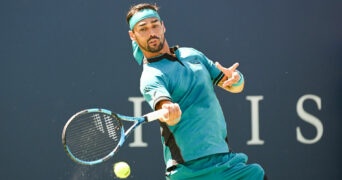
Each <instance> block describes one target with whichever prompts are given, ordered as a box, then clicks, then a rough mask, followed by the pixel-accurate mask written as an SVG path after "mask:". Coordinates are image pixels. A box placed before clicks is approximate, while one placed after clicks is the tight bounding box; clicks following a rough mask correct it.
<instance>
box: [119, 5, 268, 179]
mask: <svg viewBox="0 0 342 180" xmlns="http://www.w3.org/2000/svg"><path fill="white" fill-rule="evenodd" d="M126 18H127V23H128V24H129V28H130V30H129V36H130V38H131V40H132V46H133V55H134V58H135V60H136V61H137V62H138V63H139V64H143V72H142V74H141V79H140V90H141V93H142V94H143V96H144V98H145V100H146V101H147V102H148V104H149V105H150V106H151V107H152V109H154V110H158V109H160V108H165V109H168V110H169V116H168V117H165V118H162V119H160V125H161V127H162V133H161V134H162V143H163V149H164V160H165V164H166V179H220V180H221V179H230V180H234V179H236V180H237V179H239V180H262V179H264V170H263V168H262V167H261V166H260V165H258V164H247V156H246V155H245V154H243V153H233V152H231V151H229V145H228V141H227V139H228V138H227V127H226V121H225V118H224V114H223V112H222V109H221V106H220V103H219V101H218V99H217V97H216V94H215V92H214V85H217V86H220V87H222V88H223V89H225V90H227V91H229V92H232V93H239V92H241V91H242V90H243V88H244V78H243V75H242V73H241V72H239V71H238V70H237V67H238V66H239V64H238V63H235V64H233V65H232V66H231V67H229V68H225V67H223V66H221V65H220V64H219V63H216V64H214V63H213V62H212V61H211V60H210V59H208V58H207V57H206V56H205V55H204V54H202V53H201V52H200V51H198V50H196V49H193V48H188V47H169V45H168V43H167V41H166V38H165V31H166V29H165V26H164V22H163V21H162V20H161V18H160V16H159V14H158V7H157V6H156V5H153V4H146V3H143V4H138V5H135V6H133V7H131V9H130V10H129V11H128V13H127V17H126Z"/></svg>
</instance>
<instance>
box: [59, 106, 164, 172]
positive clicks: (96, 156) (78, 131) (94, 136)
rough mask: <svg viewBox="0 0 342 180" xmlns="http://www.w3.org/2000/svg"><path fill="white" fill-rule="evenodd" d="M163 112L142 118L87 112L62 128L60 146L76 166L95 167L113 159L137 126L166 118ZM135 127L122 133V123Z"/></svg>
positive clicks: (73, 118)
mask: <svg viewBox="0 0 342 180" xmlns="http://www.w3.org/2000/svg"><path fill="white" fill-rule="evenodd" d="M167 113H168V111H167V110H166V109H160V110H158V111H154V112H151V113H149V114H146V115H144V116H141V117H130V116H124V115H120V114H116V113H113V112H111V111H109V110H106V109H96V108H95V109H86V110H83V111H80V112H78V113H76V114H75V115H73V116H72V117H71V118H70V119H69V120H68V121H67V123H66V124H65V126H64V129H63V133H62V143H63V145H64V149H65V151H66V152H67V154H68V155H69V157H70V158H71V159H72V160H74V161H75V162H77V163H80V164H84V165H94V164H99V163H102V162H104V161H106V160H108V159H109V158H111V157H113V156H114V155H115V153H116V152H117V151H118V150H119V148H120V147H121V146H122V145H123V143H124V142H125V140H126V138H127V136H128V135H129V134H130V133H131V132H132V131H133V130H134V129H135V128H136V127H138V126H139V125H141V124H142V123H145V122H150V121H154V120H156V119H159V118H161V117H163V116H165V115H166V114H167ZM123 120H124V121H131V122H134V124H133V125H132V126H131V127H130V128H129V129H127V131H125V129H124V126H123V123H122V121H123Z"/></svg>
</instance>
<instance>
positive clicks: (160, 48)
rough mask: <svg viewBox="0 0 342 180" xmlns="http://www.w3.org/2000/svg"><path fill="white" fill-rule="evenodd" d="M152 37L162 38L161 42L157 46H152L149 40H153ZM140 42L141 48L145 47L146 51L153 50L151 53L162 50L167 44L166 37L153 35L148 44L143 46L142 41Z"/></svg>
mask: <svg viewBox="0 0 342 180" xmlns="http://www.w3.org/2000/svg"><path fill="white" fill-rule="evenodd" d="M152 39H158V40H160V41H159V44H157V45H156V46H150V44H149V43H148V42H149V41H150V40H152ZM138 44H139V46H140V48H141V49H143V50H145V51H148V52H151V53H156V52H159V51H160V50H162V49H163V47H164V44H165V38H159V37H151V38H150V39H148V40H147V45H146V46H142V45H141V44H140V43H138Z"/></svg>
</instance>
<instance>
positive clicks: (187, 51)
mask: <svg viewBox="0 0 342 180" xmlns="http://www.w3.org/2000/svg"><path fill="white" fill-rule="evenodd" d="M176 56H177V57H179V58H186V57H189V56H202V53H201V52H200V51H198V50H197V49H195V48H192V47H180V48H178V49H177V51H176Z"/></svg>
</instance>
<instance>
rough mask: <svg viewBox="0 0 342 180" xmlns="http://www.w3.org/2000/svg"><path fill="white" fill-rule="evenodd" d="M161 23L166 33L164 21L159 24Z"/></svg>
mask: <svg viewBox="0 0 342 180" xmlns="http://www.w3.org/2000/svg"><path fill="white" fill-rule="evenodd" d="M161 23H162V27H163V29H164V33H165V32H166V28H165V25H164V21H162V22H161Z"/></svg>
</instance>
